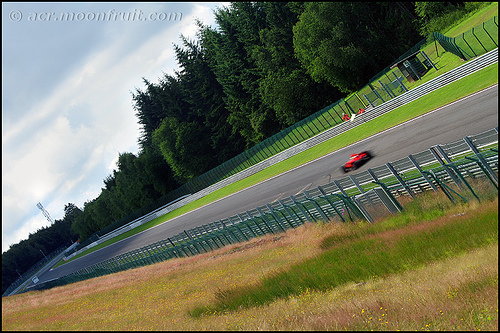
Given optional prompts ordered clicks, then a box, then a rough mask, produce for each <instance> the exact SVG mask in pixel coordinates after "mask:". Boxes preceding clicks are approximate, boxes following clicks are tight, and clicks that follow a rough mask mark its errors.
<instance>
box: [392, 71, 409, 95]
mask: <svg viewBox="0 0 500 333" xmlns="http://www.w3.org/2000/svg"><path fill="white" fill-rule="evenodd" d="M392 74H394V76H395V77H396V80H397V81H398V83H399V85H400V86H401V87H403V90H404V91H405V92H406V91H408V88H406V86H405V85H404V84H403V81H401V80H399V77H398V76H397V75H396V73H394V72H392Z"/></svg>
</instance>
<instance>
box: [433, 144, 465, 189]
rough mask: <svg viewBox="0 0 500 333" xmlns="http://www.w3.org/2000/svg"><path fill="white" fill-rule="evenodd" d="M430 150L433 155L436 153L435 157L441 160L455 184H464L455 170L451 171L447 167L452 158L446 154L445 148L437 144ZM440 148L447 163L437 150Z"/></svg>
mask: <svg viewBox="0 0 500 333" xmlns="http://www.w3.org/2000/svg"><path fill="white" fill-rule="evenodd" d="M429 150H430V152H431V153H432V155H434V157H435V158H436V160H437V161H438V162H439V164H441V165H442V166H443V168H444V170H445V171H446V173H448V176H450V178H451V180H452V181H453V182H454V183H455V184H457V185H458V186H459V187H462V184H461V183H460V181H459V180H458V178H457V176H456V175H454V174H453V172H451V171H450V170H449V169H448V168H446V167H445V165H446V163H451V160H450V158H449V157H448V155H446V153H445V152H444V150H443V148H441V147H440V146H439V145H437V146H434V147H431V148H430V149H429ZM438 150H439V152H440V153H441V154H442V156H443V158H444V159H445V161H446V163H445V162H444V161H443V159H442V158H441V156H439V154H438V152H437V151H438Z"/></svg>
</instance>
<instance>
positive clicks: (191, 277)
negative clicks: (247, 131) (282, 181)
mask: <svg viewBox="0 0 500 333" xmlns="http://www.w3.org/2000/svg"><path fill="white" fill-rule="evenodd" d="M491 188H492V187H491ZM492 192H495V193H497V192H496V191H495V190H493V191H492ZM495 193H494V194H495ZM403 206H404V207H405V209H404V211H403V212H402V213H400V214H397V215H394V216H391V217H390V218H386V219H382V220H379V221H376V223H374V224H372V225H369V224H366V223H358V224H338V223H324V224H312V223H308V224H306V225H304V226H302V227H300V228H297V229H291V230H288V231H287V232H286V233H282V234H278V235H268V236H265V237H262V238H258V239H254V240H252V241H249V242H246V243H242V244H234V245H232V246H228V247H226V248H223V249H219V250H217V251H214V252H211V253H205V254H201V255H198V256H194V257H189V258H182V259H172V260H168V261H166V262H163V263H159V264H155V265H151V266H146V267H141V268H137V269H132V270H129V271H125V272H120V273H116V274H112V275H107V276H103V277H99V278H95V279H90V280H86V281H82V282H78V283H74V284H71V285H66V286H61V287H56V288H53V289H50V290H45V291H37V292H29V293H26V294H21V295H15V296H9V297H4V298H2V329H3V330H75V329H76V330H96V329H99V330H495V331H496V330H497V329H498V198H497V196H493V198H492V199H491V200H482V201H481V203H478V202H477V201H471V202H470V203H468V204H459V205H452V204H451V203H450V202H449V200H448V199H447V198H446V197H444V195H443V194H442V193H437V194H434V193H426V194H423V195H421V196H420V197H417V199H415V200H413V201H409V199H408V202H403Z"/></svg>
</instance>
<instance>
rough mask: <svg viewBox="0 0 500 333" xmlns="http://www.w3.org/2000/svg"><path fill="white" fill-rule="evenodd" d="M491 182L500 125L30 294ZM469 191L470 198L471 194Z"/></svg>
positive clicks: (474, 193)
mask: <svg viewBox="0 0 500 333" xmlns="http://www.w3.org/2000/svg"><path fill="white" fill-rule="evenodd" d="M478 178H481V179H485V180H486V182H487V183H488V184H490V186H492V187H494V188H496V190H497V191H498V127H497V128H494V129H492V130H489V131H487V132H484V133H480V134H478V135H474V136H470V137H465V138H464V139H463V140H460V141H456V142H452V143H449V144H445V145H437V146H433V147H431V148H429V149H428V150H426V151H423V152H420V153H417V154H412V155H409V156H408V157H406V158H403V159H400V160H397V161H395V162H391V163H386V164H385V165H381V166H378V167H375V168H372V169H368V170H366V171H363V172H359V173H357V174H352V175H349V176H347V177H345V178H342V179H339V180H334V181H333V182H330V183H328V184H326V185H323V186H318V187H317V188H315V189H311V190H307V191H304V192H302V193H300V194H298V195H295V196H290V197H288V198H284V199H280V200H277V201H275V202H272V203H269V204H266V205H264V206H261V207H257V208H255V209H252V210H249V211H245V212H241V213H240V214H237V215H234V216H230V217H227V218H225V219H221V220H218V221H213V222H211V223H208V224H205V225H202V226H199V227H196V228H193V229H189V230H184V231H183V232H182V233H179V234H178V235H175V236H172V237H169V238H167V239H165V240H162V241H159V242H156V243H153V244H150V245H148V246H144V247H142V248H140V249H136V250H133V251H130V252H128V253H124V254H121V255H118V256H115V257H113V258H110V259H108V260H105V261H103V262H100V263H97V264H95V265H92V266H89V267H86V268H83V269H80V270H78V271H76V272H74V273H72V274H70V275H67V276H65V277H62V278H60V279H57V280H52V281H47V282H44V283H41V284H40V285H37V286H35V287H33V288H30V289H29V290H35V289H46V288H52V287H54V286H58V285H64V284H68V283H73V282H77V281H82V280H85V279H89V278H93V277H98V276H102V275H106V274H111V273H116V272H120V271H124V270H128V269H131V268H136V267H141V266H145V265H150V264H154V263H157V262H161V261H165V260H168V259H172V258H182V257H188V256H192V255H196V254H200V253H205V252H209V251H212V250H215V249H218V248H222V247H224V246H227V245H229V244H235V243H240V242H244V241H248V240H250V239H252V238H255V237H259V236H263V235H266V234H279V233H282V232H285V231H286V230H287V229H290V228H297V227H299V226H300V225H303V224H304V223H307V222H318V221H324V222H328V221H333V222H335V221H336V222H348V221H353V220H367V221H368V222H373V221H374V219H376V218H378V217H379V216H383V215H386V214H387V212H389V213H391V214H394V213H397V212H399V211H401V210H402V206H401V204H400V203H399V201H398V198H399V197H401V196H409V197H414V196H415V195H416V194H418V193H422V192H425V191H439V190H442V191H443V192H444V193H445V194H446V196H447V197H448V198H449V199H450V200H451V201H457V200H464V201H467V200H470V199H477V200H480V197H479V193H478V190H477V189H474V188H473V186H471V183H472V182H471V180H473V179H478ZM464 190H465V191H466V192H467V193H468V195H464V194H463V192H464Z"/></svg>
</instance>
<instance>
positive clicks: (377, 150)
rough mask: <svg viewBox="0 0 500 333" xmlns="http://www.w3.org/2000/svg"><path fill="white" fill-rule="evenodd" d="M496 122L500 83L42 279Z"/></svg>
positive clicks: (482, 128)
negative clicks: (359, 162) (353, 159)
mask: <svg viewBox="0 0 500 333" xmlns="http://www.w3.org/2000/svg"><path fill="white" fill-rule="evenodd" d="M496 126H498V85H495V86H493V87H490V88H488V89H485V90H483V91H482V92H479V93H476V94H473V95H471V96H469V97H467V98H464V99H462V100H460V101H457V102H454V103H452V104H450V105H447V106H445V107H442V108H440V109H438V110H435V111H433V112H430V113H427V114H425V115H423V116H420V117H418V118H415V119H413V120H411V121H408V122H406V123H404V124H401V125H398V126H396V127H394V128H391V129H389V130H386V131H384V132H382V133H379V134H377V135H375V136H372V137H370V138H367V139H365V140H362V141H360V142H358V143H355V144H353V145H351V146H349V147H346V148H343V149H340V150H338V151H336V152H334V153H331V154H329V155H326V156H323V157H321V158H319V159H317V160H314V161H312V162H309V163H307V164H305V165H302V166H300V167H297V168H295V169H293V170H291V171H288V172H285V173H283V174H281V175H278V176H276V177H274V178H272V179H269V180H266V181H264V182H261V183H259V184H257V185H254V186H252V187H249V188H247V189H245V190H242V191H240V192H238V193H235V194H233V195H230V196H228V197H226V198H223V199H221V200H219V201H217V202H214V203H211V204H208V205H206V206H204V207H201V208H199V209H197V210H194V211H191V212H189V213H186V214H184V215H182V216H179V217H177V218H174V219H172V220H169V221H167V222H165V223H163V224H161V225H158V226H156V227H154V228H151V229H149V230H146V231H144V232H142V233H140V234H137V235H134V236H131V237H129V238H127V239H125V240H122V241H120V242H118V243H115V244H113V245H110V246H108V247H106V248H103V249H101V250H98V251H95V252H93V253H91V254H88V255H86V256H85V257H82V258H79V259H76V260H74V261H71V262H69V263H67V264H64V265H62V266H59V267H57V268H55V269H53V270H50V271H47V272H45V273H43V274H42V275H41V276H39V278H40V281H41V282H43V281H48V280H52V279H55V278H58V277H62V276H65V275H68V274H70V273H71V272H73V271H76V270H78V269H81V268H83V267H87V266H90V265H92V264H95V263H97V262H100V261H103V260H106V259H108V258H111V257H113V256H116V255H118V254H121V253H125V252H128V251H131V250H133V249H137V248H140V247H142V246H145V245H148V244H151V243H154V242H157V241H159V240H163V239H166V238H167V237H170V236H173V235H176V234H178V233H180V232H182V231H183V230H187V229H191V228H194V227H196V226H200V225H203V224H207V223H210V222H213V221H216V220H220V219H222V218H226V217H228V216H232V215H235V214H238V213H242V212H245V211H246V210H250V209H253V208H255V207H258V206H262V205H265V204H267V203H270V202H273V201H275V200H277V199H280V198H285V197H289V196H290V195H295V194H297V193H300V192H302V191H304V190H307V189H310V188H313V187H317V186H319V185H323V184H327V183H329V182H331V181H333V180H335V179H340V178H343V177H345V174H344V173H343V172H342V171H341V170H340V166H341V165H342V164H343V163H344V162H345V161H347V160H348V158H349V155H350V154H351V153H354V152H360V151H362V150H370V151H372V152H373V153H374V154H375V155H376V156H375V157H374V158H373V159H372V160H370V161H369V162H368V163H367V164H365V165H364V166H362V167H361V168H360V169H359V170H361V171H362V170H366V169H367V168H373V167H376V166H379V165H382V164H385V163H387V162H392V161H395V160H398V159H400V158H404V157H406V156H408V155H409V154H413V153H417V152H420V151H424V150H427V149H428V148H430V147H431V146H433V145H437V144H444V143H449V142H453V141H457V140H461V139H462V138H464V137H465V136H467V135H473V134H478V133H481V132H484V131H487V130H490V129H492V128H494V127H496ZM359 170H357V171H355V172H352V173H350V174H355V173H356V172H358V171H359Z"/></svg>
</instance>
